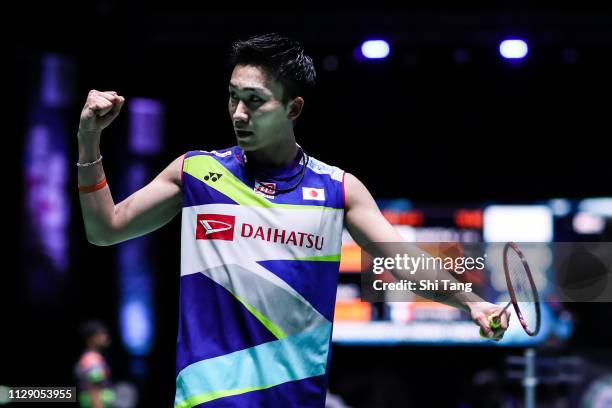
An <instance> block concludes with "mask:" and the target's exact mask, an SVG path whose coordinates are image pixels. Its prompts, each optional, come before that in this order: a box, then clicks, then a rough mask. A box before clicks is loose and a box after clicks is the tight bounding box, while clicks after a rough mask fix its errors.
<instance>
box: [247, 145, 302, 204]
mask: <svg viewBox="0 0 612 408" xmlns="http://www.w3.org/2000/svg"><path fill="white" fill-rule="evenodd" d="M297 146H298V151H299V154H300V156H301V157H300V159H299V161H298V166H299V165H300V163H301V162H303V163H302V167H301V168H300V170H299V171H298V172H297V173H295V174H292V175H290V176H287V177H276V176H273V175H271V174H267V173H266V172H264V171H261V170H256V169H254V168H253V167H252V166H248V161H247V158H246V154H245V153H243V161H244V163H245V164H246V165H247V167H251V168H250V170H251V171H252V172H253V174H254V176H255V179H256V180H258V181H259V180H261V181H264V182H265V181H289V180H293V179H294V178H296V177H298V180H297V182H295V183H294V184H292V185H291V186H290V187H286V188H277V187H274V190H273V192H271V193H272V195H274V196H276V195H278V194H282V193H288V192H290V191H293V190H295V189H296V188H297V187H298V186H299V185H300V183H301V182H302V180H304V174H306V166H307V165H308V162H309V161H310V156H309V155H308V154H306V152H305V151H304V149H302V147H301V146H300V145H297Z"/></svg>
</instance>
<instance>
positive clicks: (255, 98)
mask: <svg viewBox="0 0 612 408" xmlns="http://www.w3.org/2000/svg"><path fill="white" fill-rule="evenodd" d="M250 101H251V102H262V101H263V99H261V98H260V97H259V96H255V95H253V96H251V98H250Z"/></svg>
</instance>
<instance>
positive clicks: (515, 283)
mask: <svg viewBox="0 0 612 408" xmlns="http://www.w3.org/2000/svg"><path fill="white" fill-rule="evenodd" d="M507 260H508V273H509V274H510V279H511V281H512V287H513V289H514V294H515V297H516V301H517V302H518V303H519V308H520V310H521V314H522V315H523V316H522V317H523V320H524V322H525V323H526V324H527V326H528V327H530V328H532V329H533V328H534V326H535V325H536V323H537V322H536V319H537V317H536V315H537V310H536V307H537V305H536V298H535V293H534V291H533V288H532V286H531V282H530V280H529V276H528V273H529V272H528V271H527V269H526V267H525V264H524V262H523V260H522V258H521V257H520V256H519V254H518V253H516V251H514V250H512V249H510V250H509V251H508V257H507Z"/></svg>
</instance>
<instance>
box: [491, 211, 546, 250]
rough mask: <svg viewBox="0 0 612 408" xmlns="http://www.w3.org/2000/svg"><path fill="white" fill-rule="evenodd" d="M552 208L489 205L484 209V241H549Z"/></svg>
mask: <svg viewBox="0 0 612 408" xmlns="http://www.w3.org/2000/svg"><path fill="white" fill-rule="evenodd" d="M552 238H553V216H552V210H551V209H550V208H549V207H548V206H545V205H491V206H488V207H487V208H486V209H485V211H484V239H485V242H505V241H515V242H551V241H552Z"/></svg>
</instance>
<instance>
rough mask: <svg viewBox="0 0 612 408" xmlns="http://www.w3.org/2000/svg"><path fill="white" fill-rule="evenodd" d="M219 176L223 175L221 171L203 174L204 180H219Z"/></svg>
mask: <svg viewBox="0 0 612 408" xmlns="http://www.w3.org/2000/svg"><path fill="white" fill-rule="evenodd" d="M221 176H223V174H221V173H213V172H212V171H209V172H208V176H204V181H208V180H210V181H212V182H213V183H214V182H215V181H217V180H219V179H220V178H221Z"/></svg>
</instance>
